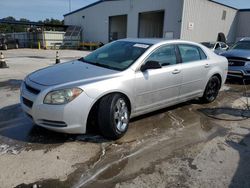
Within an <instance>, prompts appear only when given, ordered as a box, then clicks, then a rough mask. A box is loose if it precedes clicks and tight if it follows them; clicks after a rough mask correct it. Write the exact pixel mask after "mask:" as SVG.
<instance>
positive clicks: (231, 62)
mask: <svg viewBox="0 0 250 188" xmlns="http://www.w3.org/2000/svg"><path fill="white" fill-rule="evenodd" d="M245 64H246V62H245V61H244V60H238V59H228V66H229V67H235V66H240V67H241V66H245Z"/></svg>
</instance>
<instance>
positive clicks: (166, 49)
mask: <svg viewBox="0 0 250 188" xmlns="http://www.w3.org/2000/svg"><path fill="white" fill-rule="evenodd" d="M227 69H228V62H227V59H226V58H225V57H222V56H218V55H216V54H215V53H213V52H212V51H210V50H209V49H208V48H206V47H204V46H203V45H200V44H196V43H193V42H187V41H181V40H176V41H167V40H161V39H123V40H118V41H115V42H112V43H109V44H107V45H105V46H103V47H101V48H99V49H98V50H96V51H94V52H92V53H91V54H89V55H87V56H86V57H84V58H81V59H79V60H75V61H71V62H68V63H62V64H57V65H55V66H51V67H48V68H45V69H41V70H38V71H36V72H33V73H31V74H30V75H28V76H27V77H26V78H25V80H24V82H23V84H22V86H21V97H20V98H21V105H22V108H23V110H24V111H25V112H26V114H27V115H28V116H29V117H31V118H32V120H33V121H34V122H35V124H37V125H39V126H42V127H45V128H47V129H50V130H54V131H58V132H64V133H72V134H78V133H80V134H84V133H86V130H87V128H89V126H93V125H97V126H98V128H99V129H100V132H101V134H102V135H103V136H104V137H106V138H109V139H118V138H120V137H122V136H123V135H124V134H125V133H126V131H127V129H128V125H129V120H130V118H133V117H135V116H138V115H142V114H145V113H149V112H152V111H155V110H158V109H161V108H165V107H168V106H171V105H174V104H177V103H181V102H185V101H188V100H190V99H194V98H200V99H201V100H202V101H203V102H205V103H208V102H212V101H214V100H215V99H216V97H217V95H218V92H219V90H220V88H221V86H222V85H223V84H224V82H225V79H226V76H227Z"/></svg>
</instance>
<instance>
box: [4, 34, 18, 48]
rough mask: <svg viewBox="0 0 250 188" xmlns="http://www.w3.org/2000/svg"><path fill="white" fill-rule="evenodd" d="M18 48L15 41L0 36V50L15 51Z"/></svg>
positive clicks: (5, 36)
mask: <svg viewBox="0 0 250 188" xmlns="http://www.w3.org/2000/svg"><path fill="white" fill-rule="evenodd" d="M18 47H19V41H18V40H17V39H13V38H12V37H11V36H8V35H4V34H2V35H0V49H2V50H8V49H11V48H12V49H13V48H15V49H17V48H18Z"/></svg>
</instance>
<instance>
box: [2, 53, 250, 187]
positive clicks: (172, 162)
mask: <svg viewBox="0 0 250 188" xmlns="http://www.w3.org/2000/svg"><path fill="white" fill-rule="evenodd" d="M87 53H88V52H84V51H70V50H63V51H59V55H60V57H61V61H67V60H71V59H76V58H79V57H81V56H84V55H86V54H87ZM55 54H56V51H50V50H31V49H19V50H9V51H4V55H5V57H6V59H7V64H8V65H9V67H10V68H8V69H0V166H1V168H0V187H3V188H5V187H6V188H9V187H20V188H22V187H46V188H48V187H53V188H54V187H105V188H108V187H115V188H127V187H128V188H130V187H141V188H144V187H148V188H154V187H157V188H158V187H162V188H163V187H202V188H203V187H205V188H206V187H230V188H233V187H241V188H244V187H250V120H249V118H250V110H249V109H247V107H248V105H247V100H249V103H250V85H248V86H246V87H244V86H243V85H240V84H238V83H231V84H226V85H225V86H224V87H223V88H222V91H221V92H220V94H219V97H218V99H217V100H216V101H215V102H213V103H211V104H206V105H204V104H200V103H199V101H198V100H193V101H189V102H186V103H182V104H180V105H176V106H174V107H171V108H166V109H163V110H160V111H157V112H154V113H151V114H147V115H144V116H141V117H138V118H135V119H133V120H132V121H131V123H130V127H129V130H128V132H127V134H126V135H125V136H124V137H123V138H121V139H120V140H117V141H108V140H105V139H104V138H102V137H101V136H99V135H98V134H95V133H94V134H91V135H90V134H87V135H67V134H59V133H55V132H52V131H48V130H46V129H43V128H41V127H38V126H36V125H34V124H33V123H32V122H30V121H29V120H28V119H27V118H26V117H25V116H24V114H23V112H22V110H21V109H20V104H19V86H20V84H21V82H22V79H23V78H24V77H25V76H26V75H27V74H28V73H30V72H32V71H35V70H37V69H39V68H43V67H46V66H52V65H53V64H54V62H55ZM245 89H247V92H245Z"/></svg>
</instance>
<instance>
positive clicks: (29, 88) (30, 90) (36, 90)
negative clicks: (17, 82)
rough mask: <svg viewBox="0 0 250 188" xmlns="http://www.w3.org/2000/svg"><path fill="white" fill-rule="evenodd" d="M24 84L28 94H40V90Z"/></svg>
mask: <svg viewBox="0 0 250 188" xmlns="http://www.w3.org/2000/svg"><path fill="white" fill-rule="evenodd" d="M24 84H25V87H26V89H27V90H28V91H29V92H30V93H33V94H35V95H38V94H39V93H40V90H39V89H35V88H33V87H31V86H29V85H28V84H27V83H24Z"/></svg>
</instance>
